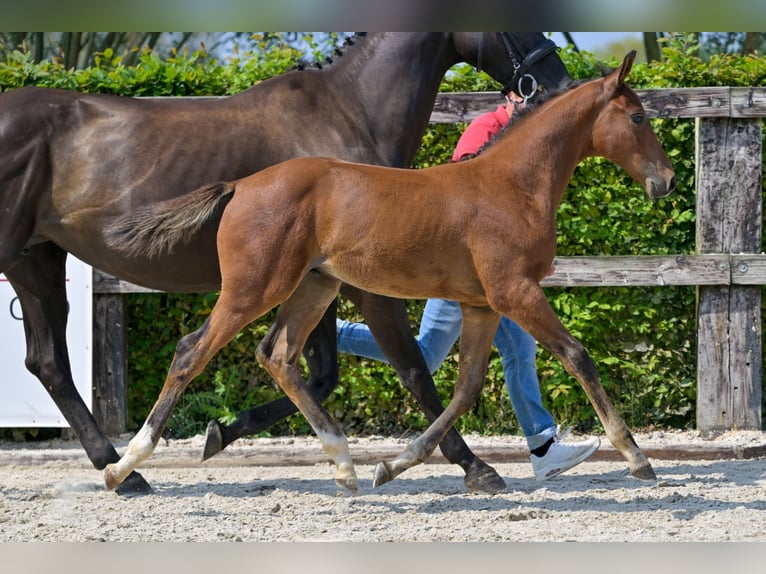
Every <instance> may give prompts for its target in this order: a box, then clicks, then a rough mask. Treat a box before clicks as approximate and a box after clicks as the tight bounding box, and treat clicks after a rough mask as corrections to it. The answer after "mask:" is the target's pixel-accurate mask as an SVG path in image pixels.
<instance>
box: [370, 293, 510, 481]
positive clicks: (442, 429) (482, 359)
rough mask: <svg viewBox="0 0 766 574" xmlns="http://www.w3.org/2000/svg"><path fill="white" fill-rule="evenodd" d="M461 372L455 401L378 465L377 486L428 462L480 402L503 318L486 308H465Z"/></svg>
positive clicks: (464, 306)
mask: <svg viewBox="0 0 766 574" xmlns="http://www.w3.org/2000/svg"><path fill="white" fill-rule="evenodd" d="M461 308H462V310H463V331H462V333H461V335H460V370H459V372H458V378H457V382H456V383H455V392H454V394H453V397H452V400H451V401H450V402H449V404H448V405H447V407H446V408H445V409H444V411H443V412H442V413H441V414H440V415H439V416H438V417H437V418H436V420H435V421H434V422H433V423H432V424H431V426H429V427H428V429H426V431H425V432H424V433H423V434H421V435H420V436H419V437H418V438H417V439H415V440H413V441H412V442H411V443H410V444H409V445H408V446H407V448H406V449H405V450H404V452H402V453H401V454H400V455H399V456H397V457H396V458H395V459H393V460H391V461H384V462H380V463H378V465H377V467H376V468H375V478H374V480H373V486H380V485H381V484H385V483H386V482H388V481H389V480H391V479H393V478H395V477H396V476H398V475H399V474H401V473H402V472H404V471H405V470H407V469H408V468H410V467H412V466H415V465H416V464H418V463H421V462H423V461H424V460H426V459H427V458H428V457H429V456H430V455H431V454H432V453H433V451H434V449H436V446H437V444H439V442H440V441H441V440H442V439H443V438H444V436H445V435H446V434H447V432H448V431H449V429H450V428H452V426H453V425H454V424H455V422H456V421H457V420H458V419H459V418H460V416H461V415H463V413H465V412H466V411H468V410H469V409H470V408H471V407H472V406H473V405H474V403H475V402H476V399H478V398H479V394H481V389H482V388H483V387H484V378H485V376H486V373H487V361H488V360H489V351H490V349H491V347H492V339H493V338H494V336H495V331H497V325H498V323H499V321H500V316H499V315H498V314H497V313H496V312H495V311H492V310H491V309H489V308H486V307H471V306H468V305H461Z"/></svg>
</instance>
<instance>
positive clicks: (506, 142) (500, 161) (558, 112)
mask: <svg viewBox="0 0 766 574" xmlns="http://www.w3.org/2000/svg"><path fill="white" fill-rule="evenodd" d="M598 81H599V80H594V81H592V82H588V83H585V84H582V85H580V86H577V87H575V88H572V89H571V90H570V91H568V92H565V93H563V94H561V95H559V96H556V97H554V98H552V99H550V100H549V101H547V102H544V103H542V104H540V108H539V109H536V110H531V111H530V112H529V113H528V114H527V115H526V117H523V118H520V119H519V120H518V121H517V122H515V123H514V125H511V126H509V127H508V128H507V131H506V132H504V133H503V134H502V136H501V137H500V138H499V139H498V141H497V142H495V144H493V145H492V146H490V147H489V148H488V149H487V150H486V151H485V152H483V153H482V154H480V155H479V156H478V158H477V159H482V158H483V159H482V161H484V162H487V165H486V167H485V169H488V170H492V171H494V172H495V173H496V174H497V177H499V178H500V179H501V180H504V181H505V182H506V183H507V184H508V185H507V186H506V187H507V188H508V189H510V190H514V191H515V193H522V194H524V195H526V196H527V203H534V204H536V205H538V206H546V209H549V210H552V211H553V212H555V210H556V209H558V206H559V204H560V203H561V198H562V197H563V195H564V191H565V190H566V187H567V185H568V184H569V181H570V180H571V178H572V175H573V174H574V170H575V168H576V167H577V164H578V163H580V161H582V160H583V159H585V158H586V157H588V156H590V155H592V132H593V127H594V124H595V121H596V118H597V117H598V115H599V112H600V111H601V108H602V106H603V104H602V103H601V101H600V98H599V97H598V95H597V93H596V92H598V90H599V87H598V86H597V85H596V84H595V83H596V82H598Z"/></svg>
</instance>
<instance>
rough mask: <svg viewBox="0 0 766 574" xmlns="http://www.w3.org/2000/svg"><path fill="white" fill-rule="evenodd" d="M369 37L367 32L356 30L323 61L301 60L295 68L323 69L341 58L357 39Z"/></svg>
mask: <svg viewBox="0 0 766 574" xmlns="http://www.w3.org/2000/svg"><path fill="white" fill-rule="evenodd" d="M366 37H367V32H354V35H353V36H349V37H347V38H346V40H345V41H344V42H343V45H342V46H336V47H335V49H334V50H333V51H332V53H331V54H330V55H329V56H327V57H325V59H324V60H323V61H322V62H314V63H306V62H299V63H298V64H296V65H295V67H294V68H293V69H294V70H305V69H306V68H315V69H318V70H321V69H323V68H324V67H325V66H330V65H332V64H333V63H335V58H341V57H342V56H343V55H344V54H345V53H346V52H347V51H348V48H349V47H350V46H353V45H354V44H356V41H357V40H359V39H362V38H366Z"/></svg>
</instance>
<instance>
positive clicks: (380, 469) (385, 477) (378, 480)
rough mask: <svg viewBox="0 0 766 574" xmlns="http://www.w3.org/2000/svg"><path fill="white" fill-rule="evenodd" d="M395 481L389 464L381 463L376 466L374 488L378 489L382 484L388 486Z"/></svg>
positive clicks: (373, 480)
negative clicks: (387, 484)
mask: <svg viewBox="0 0 766 574" xmlns="http://www.w3.org/2000/svg"><path fill="white" fill-rule="evenodd" d="M393 479H394V475H393V474H391V469H390V468H389V466H388V464H387V463H385V462H379V463H378V464H377V466H375V477H374V478H373V479H372V487H373V488H378V487H379V486H380V485H381V484H386V483H387V482H389V481H391V480H393Z"/></svg>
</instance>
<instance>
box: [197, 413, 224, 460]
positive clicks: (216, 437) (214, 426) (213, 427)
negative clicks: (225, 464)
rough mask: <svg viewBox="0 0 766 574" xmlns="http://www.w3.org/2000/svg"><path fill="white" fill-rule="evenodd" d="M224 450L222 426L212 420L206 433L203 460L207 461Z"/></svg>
mask: <svg viewBox="0 0 766 574" xmlns="http://www.w3.org/2000/svg"><path fill="white" fill-rule="evenodd" d="M222 450H223V435H222V434H221V424H220V423H219V422H218V421H216V420H212V421H210V422H209V423H207V430H206V431H205V449H204V450H203V451H202V460H203V461H206V460H207V459H209V458H210V457H213V456H215V455H217V454H218V453H219V452H221V451H222Z"/></svg>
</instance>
